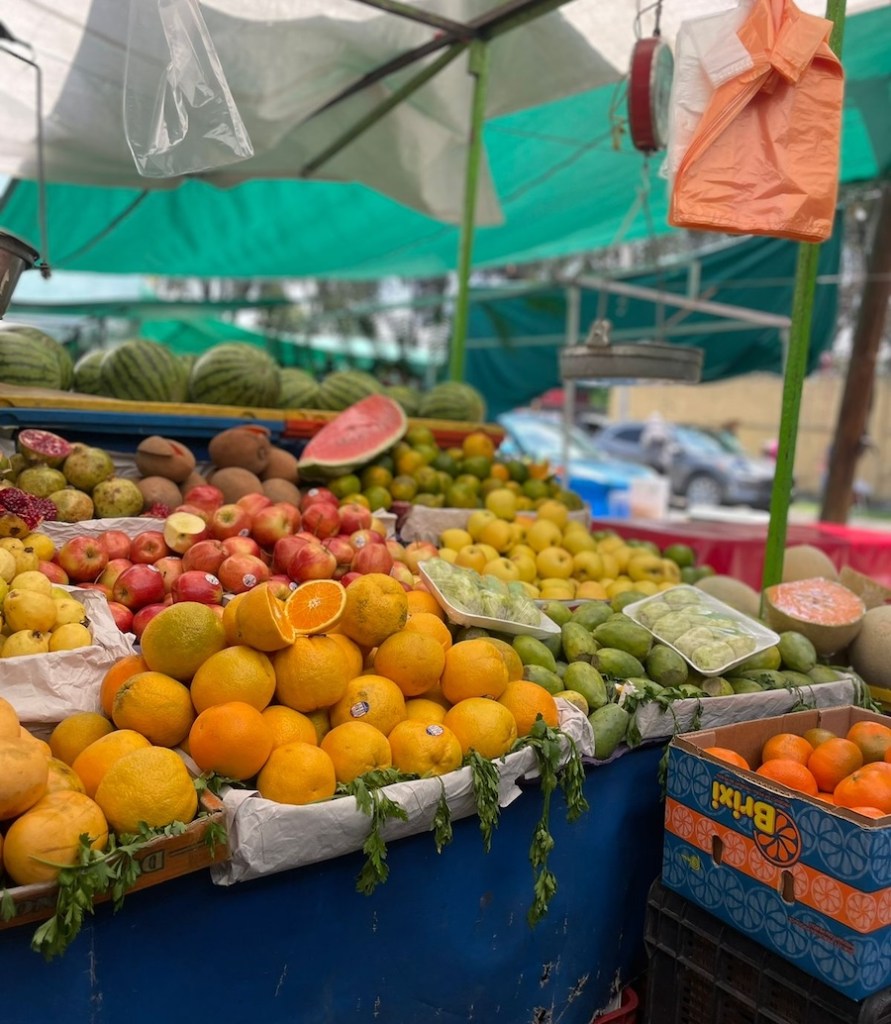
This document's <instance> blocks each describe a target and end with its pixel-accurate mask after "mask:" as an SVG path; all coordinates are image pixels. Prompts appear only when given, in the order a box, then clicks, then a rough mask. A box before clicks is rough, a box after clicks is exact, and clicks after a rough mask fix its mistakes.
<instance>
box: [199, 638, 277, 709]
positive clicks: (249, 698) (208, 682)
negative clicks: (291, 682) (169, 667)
mask: <svg viewBox="0 0 891 1024" xmlns="http://www.w3.org/2000/svg"><path fill="white" fill-rule="evenodd" d="M189 690H190V692H191V694H192V703H193V704H194V705H195V710H196V711H204V709H205V708H209V707H210V706H211V705H212V704H225V703H226V701H230V700H243V701H244V702H245V704H250V705H251V706H252V707H255V708H256V709H257V710H258V711H262V710H263V708H265V707H266V706H267V705H268V704H269V702H270V701H271V700H272V695H273V694H274V693H275V671H274V670H273V668H272V662H271V661H270V660H269V658H268V657H267V656H266V655H265V654H264V653H263V652H262V651H255V650H254V649H253V647H245V646H243V645H241V644H239V645H236V646H235V647H224V648H223V650H221V651H217V653H216V654H212V655H211V656H210V657H209V658H208V659H207V661H205V662H204V664H203V665H201V667H200V668H199V669H198V671H197V672H196V673H195V675H194V676H193V677H192V683H191V685H190V686H189Z"/></svg>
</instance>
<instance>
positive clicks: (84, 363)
mask: <svg viewBox="0 0 891 1024" xmlns="http://www.w3.org/2000/svg"><path fill="white" fill-rule="evenodd" d="M104 358H105V349H103V348H94V349H93V350H92V351H91V352H85V353H84V354H83V355H82V356H81V357H80V359H78V361H77V362H76V363H75V364H74V390H75V391H79V392H80V393H81V394H82V395H101V394H102V370H101V366H102V360H103V359H104Z"/></svg>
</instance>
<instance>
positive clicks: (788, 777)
mask: <svg viewBox="0 0 891 1024" xmlns="http://www.w3.org/2000/svg"><path fill="white" fill-rule="evenodd" d="M756 772H757V774H758V775H761V776H763V777H764V778H765V779H772V780H773V781H774V782H781V783H782V784H783V785H784V786H788V787H789V788H790V789H797V790H799V791H800V792H802V793H807V794H808V796H816V795H817V793H818V792H819V786H818V785H817V780H816V779H815V778H814V776H813V775H812V774H811V773H810V772H809V771H808V769H807V768H806V767H805V766H804V765H803V764H802V763H801V762H800V761H790V760H786V759H784V758H780V757H775V758H772V759H771V760H770V761H765V762H764V764H762V765H761V767H760V768H757V769H756Z"/></svg>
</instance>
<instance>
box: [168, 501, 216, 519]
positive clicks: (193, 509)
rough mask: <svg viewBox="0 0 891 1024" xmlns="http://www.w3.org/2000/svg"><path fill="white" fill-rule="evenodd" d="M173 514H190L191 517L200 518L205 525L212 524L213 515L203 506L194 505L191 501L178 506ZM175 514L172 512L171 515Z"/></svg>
mask: <svg viewBox="0 0 891 1024" xmlns="http://www.w3.org/2000/svg"><path fill="white" fill-rule="evenodd" d="M173 512H188V513H189V515H190V516H198V518H199V519H203V520H204V521H205V523H209V522H210V517H211V516H212V515H213V513H212V512H208V511H207V509H206V508H204V507H203V506H202V505H193V504H192V503H191V502H190V501H185V502H183V503H182V505H177V506H176V508H175V509H174V510H173ZM172 514H173V513H172V512H171V515H172Z"/></svg>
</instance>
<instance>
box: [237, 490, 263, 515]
mask: <svg viewBox="0 0 891 1024" xmlns="http://www.w3.org/2000/svg"><path fill="white" fill-rule="evenodd" d="M235 504H236V505H238V507H239V508H243V509H244V510H245V512H247V514H248V516H249V517H250V518H253V517H254V516H255V515H256V514H257V513H258V512H259V511H260V509H261V508H266V506H267V505H271V504H272V498H267V497H266V495H265V494H263V493H261V492H260V491H252V492H251V493H250V494H243V495H242V496H241V497H240V498H239V499H238V501H236V502H235Z"/></svg>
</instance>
